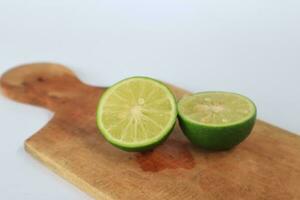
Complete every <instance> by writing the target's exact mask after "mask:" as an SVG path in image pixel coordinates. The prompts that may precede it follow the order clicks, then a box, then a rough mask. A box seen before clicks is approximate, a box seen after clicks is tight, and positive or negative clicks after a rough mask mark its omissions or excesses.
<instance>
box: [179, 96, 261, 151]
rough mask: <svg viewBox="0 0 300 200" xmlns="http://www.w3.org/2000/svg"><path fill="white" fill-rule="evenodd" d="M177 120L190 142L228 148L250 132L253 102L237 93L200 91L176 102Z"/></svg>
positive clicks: (253, 115)
mask: <svg viewBox="0 0 300 200" xmlns="http://www.w3.org/2000/svg"><path fill="white" fill-rule="evenodd" d="M178 112H179V122H180V126H181V128H182V130H183V132H184V133H185V135H186V136H187V137H188V139H190V141H191V142H192V143H194V144H196V145H198V146H201V147H203V148H206V149H216V150H218V149H220V150H221V149H229V148H231V147H233V146H235V145H237V144H238V143H240V142H241V141H242V140H244V139H245V138H246V137H247V136H248V135H249V133H250V132H251V130H252V128H253V125H254V123H255V119H256V107H255V105H254V103H253V102H252V101H251V100H250V99H248V98H246V97H244V96H242V95H239V94H235V93H229V92H202V93H196V94H194V95H191V96H185V97H183V98H182V99H181V100H180V101H179V103H178Z"/></svg>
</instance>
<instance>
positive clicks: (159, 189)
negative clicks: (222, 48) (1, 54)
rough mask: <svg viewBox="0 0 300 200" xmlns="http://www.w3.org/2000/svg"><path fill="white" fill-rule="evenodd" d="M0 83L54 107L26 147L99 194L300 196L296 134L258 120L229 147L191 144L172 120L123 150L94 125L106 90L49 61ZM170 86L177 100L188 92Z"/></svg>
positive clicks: (130, 198) (11, 92) (131, 199)
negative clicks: (170, 127)
mask: <svg viewBox="0 0 300 200" xmlns="http://www.w3.org/2000/svg"><path fill="white" fill-rule="evenodd" d="M99 76H101V74H99ZM0 83H1V88H2V91H3V92H4V94H5V95H7V96H8V97H10V98H12V99H14V100H16V101H20V102H24V103H29V104H33V105H38V106H42V107H46V108H47V109H49V110H51V111H53V112H54V113H55V115H54V117H53V118H52V119H51V120H50V121H49V123H48V124H47V125H46V126H45V127H44V128H42V129H41V130H40V131H38V132H37V133H35V134H34V135H33V136H32V137H30V138H29V139H27V140H26V141H25V148H26V150H27V151H28V152H29V153H30V154H32V155H33V156H34V157H36V158H37V159H38V160H40V161H41V162H43V163H44V164H45V165H46V166H48V167H49V168H50V169H52V170H53V171H55V172H56V173H57V174H59V175H60V176H62V177H63V178H65V179H67V180H68V181H70V182H72V183H73V184H74V185H76V186H77V187H79V188H81V189H82V190H83V191H85V192H87V193H89V194H90V195H91V196H93V197H94V198H96V199H113V200H119V199H125V200H135V199H140V200H148V199H168V200H171V199H178V200H182V199H185V200H186V199H193V200H194V199H205V200H210V199H230V200H233V199H249V200H250V199H251V200H253V199H272V200H274V199H280V200H283V199H300V137H299V136H296V135H294V134H291V133H289V132H288V131H285V130H282V129H280V128H277V127H275V126H272V125H270V124H267V123H265V122H262V121H260V120H258V121H257V123H256V125H255V128H254V130H253V132H252V134H251V135H250V136H249V137H248V138H247V139H246V140H245V141H244V142H242V143H241V144H240V145H238V146H237V147H235V148H234V149H232V150H230V151H223V152H222V151H221V152H208V151H204V150H201V149H199V148H196V147H193V146H191V144H190V143H189V142H188V141H187V140H186V139H185V137H184V136H183V134H182V132H181V130H180V129H179V127H178V126H177V127H176V128H175V130H174V132H173V133H172V135H171V136H170V137H169V139H168V140H167V141H166V142H165V143H164V144H163V145H161V146H159V147H158V148H156V149H154V150H153V151H149V152H146V153H128V152H124V151H121V150H119V149H116V148H114V147H113V146H111V145H110V144H108V143H107V142H106V141H105V140H104V138H103V137H102V135H101V134H100V133H99V131H98V129H97V127H96V121H95V115H96V114H95V111H96V105H97V103H98V99H99V97H100V96H101V94H102V93H103V91H104V90H105V88H102V87H93V86H89V85H86V84H84V83H82V82H81V81H80V80H79V79H78V78H77V77H76V76H75V75H74V73H73V72H72V71H70V70H69V69H68V68H66V67H64V66H62V65H57V64H51V63H36V64H29V65H23V66H20V67H17V68H14V69H12V70H10V71H8V72H6V73H5V74H3V76H2V77H1V80H0ZM172 88H173V91H174V93H175V94H176V96H177V97H178V98H179V97H181V96H182V95H184V94H186V93H187V92H186V91H184V90H181V89H178V88H175V87H172ZM274 113H275V112H274Z"/></svg>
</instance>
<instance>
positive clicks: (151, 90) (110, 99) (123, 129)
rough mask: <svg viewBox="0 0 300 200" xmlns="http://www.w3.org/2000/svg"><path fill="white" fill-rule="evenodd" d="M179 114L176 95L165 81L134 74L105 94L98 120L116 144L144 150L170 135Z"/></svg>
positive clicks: (121, 146)
mask: <svg viewBox="0 0 300 200" xmlns="http://www.w3.org/2000/svg"><path fill="white" fill-rule="evenodd" d="M176 116H177V111H176V102H175V98H174V96H173V94H172V93H171V92H170V90H169V89H168V88H167V87H166V86H165V85H164V84H163V83H161V82H159V81H156V80H154V79H150V78H146V77H133V78H129V79H125V80H123V81H120V82H118V83H117V84H115V85H114V86H112V87H111V88H109V89H108V90H107V91H106V92H105V93H104V94H103V96H102V97H101V99H100V102H99V106H98V111H97V124H98V127H99V129H100V131H101V133H102V134H103V135H104V137H105V138H106V139H107V140H108V141H109V142H110V143H112V144H113V145H115V146H117V147H119V148H121V149H124V150H128V151H140V150H145V149H149V148H153V147H154V146H156V145H158V144H160V143H161V142H162V141H163V140H164V139H166V137H167V136H168V134H169V133H170V132H171V130H172V128H173V126H174V124H175V121H176Z"/></svg>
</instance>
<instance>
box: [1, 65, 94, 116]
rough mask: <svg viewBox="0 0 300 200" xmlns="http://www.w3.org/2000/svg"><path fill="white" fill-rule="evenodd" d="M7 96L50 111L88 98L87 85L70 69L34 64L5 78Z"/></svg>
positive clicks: (18, 68) (8, 74)
mask: <svg viewBox="0 0 300 200" xmlns="http://www.w3.org/2000/svg"><path fill="white" fill-rule="evenodd" d="M0 86H1V89H2V91H3V92H4V93H5V95H6V96H8V97H10V98H12V99H14V100H17V101H20V102H24V103H29V104H33V105H39V106H42V107H46V108H48V109H50V110H57V108H58V107H62V106H64V107H65V106H67V105H68V101H70V100H74V98H77V97H78V96H80V95H81V96H82V95H84V94H83V93H82V91H85V90H86V89H87V88H90V87H87V85H85V84H83V83H82V82H81V81H80V80H79V79H78V78H77V77H76V76H75V74H74V73H73V72H72V71H71V70H70V69H68V68H67V67H65V66H63V65H60V64H55V63H33V64H25V65H21V66H18V67H15V68H13V69H11V70H9V71H7V72H6V73H4V74H3V75H2V76H1V79H0Z"/></svg>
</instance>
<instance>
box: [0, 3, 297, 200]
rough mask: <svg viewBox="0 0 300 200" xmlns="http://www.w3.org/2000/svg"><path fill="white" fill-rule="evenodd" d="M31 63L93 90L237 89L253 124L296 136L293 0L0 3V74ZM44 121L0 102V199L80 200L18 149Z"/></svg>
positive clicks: (38, 113) (41, 115)
mask: <svg viewBox="0 0 300 200" xmlns="http://www.w3.org/2000/svg"><path fill="white" fill-rule="evenodd" d="M36 61H53V62H59V63H62V64H65V65H67V66H70V67H71V68H72V69H73V70H74V71H75V72H76V73H77V74H78V76H79V77H80V78H81V79H82V80H83V81H85V82H87V83H90V84H93V85H101V86H103V85H110V84H112V83H114V82H116V81H118V80H120V79H123V78H125V77H128V76H132V75H146V76H152V77H154V78H158V79H161V80H164V81H168V82H171V83H173V84H176V85H178V86H181V87H184V88H186V89H189V90H191V91H194V92H196V91H203V90H226V91H234V92H239V93H242V94H244V95H246V96H249V97H250V98H252V99H253V100H254V101H255V102H256V104H257V107H258V117H259V118H261V119H263V120H265V121H268V122H271V123H273V124H275V125H277V126H280V127H283V128H285V129H288V130H290V131H292V132H295V133H297V134H299V133H300V123H299V122H300V120H299V114H300V106H299V105H300V89H299V86H300V80H299V73H300V1H298V0H295V1H292V0H285V1H282V0H251V1H245V0H244V1H242V0H227V1H223V0H209V1H201V0H195V1H192V0H181V1H179V0H165V1H162V0H151V1H142V0H126V1H121V0H120V1H117V0H107V1H103V0H94V1H89V0H85V1H82V0H51V1H38V0H36V1H35V0H27V1H17V0H5V1H3V0H0V74H2V73H3V72H4V71H6V70H8V69H9V68H11V67H13V66H15V65H19V64H23V63H28V62H36ZM51 116H52V114H51V113H50V112H48V111H46V110H44V109H41V108H36V107H33V106H28V105H23V104H19V103H16V102H13V101H10V100H8V99H6V98H5V97H3V96H2V95H1V96H0V133H1V140H0V157H1V165H0V169H1V170H0V177H1V180H0V198H1V199H9V200H10V199H23V200H27V199H28V200H29V199H30V200H34V199H38V200H41V199H42V200H47V199H49V200H53V199H64V200H68V199H70V200H76V199H78V200H79V199H89V197H88V196H87V195H86V194H84V193H82V192H81V191H79V190H78V189H77V188H75V187H73V186H72V185H70V184H69V183H67V182H66V181H64V180H63V179H61V178H60V177H58V176H56V175H55V174H54V173H52V172H51V171H49V170H48V169H46V168H45V167H44V166H43V165H42V164H40V163H39V162H37V161H35V160H34V159H33V158H31V157H30V156H29V155H28V154H27V153H25V152H24V149H23V141H24V140H25V139H26V138H27V137H29V136H30V135H31V134H32V133H34V132H36V131H37V130H39V129H40V128H41V127H42V126H43V125H44V124H45V123H47V121H48V120H49V119H50V118H51ZM274 148H276V147H274Z"/></svg>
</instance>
